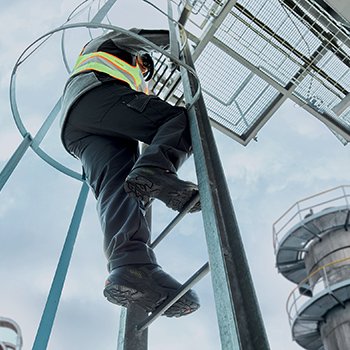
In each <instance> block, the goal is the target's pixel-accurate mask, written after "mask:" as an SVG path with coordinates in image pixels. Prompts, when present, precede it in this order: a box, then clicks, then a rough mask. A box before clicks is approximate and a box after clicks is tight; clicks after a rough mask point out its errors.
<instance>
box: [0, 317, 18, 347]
mask: <svg viewBox="0 0 350 350" xmlns="http://www.w3.org/2000/svg"><path fill="white" fill-rule="evenodd" d="M3 329H6V330H9V331H11V333H13V334H12V336H11V337H9V336H6V339H5V338H0V350H21V349H22V344H23V340H22V332H21V329H20V328H19V325H18V324H17V323H16V322H15V321H13V320H11V319H10V318H7V317H0V330H3ZM10 338H11V340H10ZM12 339H14V340H12Z"/></svg>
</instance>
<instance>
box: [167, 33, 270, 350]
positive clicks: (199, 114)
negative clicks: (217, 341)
mask: <svg viewBox="0 0 350 350" xmlns="http://www.w3.org/2000/svg"><path fill="white" fill-rule="evenodd" d="M172 30H174V28H172ZM183 53H184V57H183V60H184V62H186V64H188V65H189V66H191V67H192V68H194V63H193V59H192V56H191V53H190V50H189V47H188V45H186V46H185V49H184V51H183ZM181 75H182V80H183V84H184V94H185V99H186V102H187V103H188V104H191V103H192V99H193V97H192V96H193V94H194V92H195V91H196V90H197V88H198V82H197V81H196V79H195V78H194V77H193V76H192V75H190V74H188V73H187V72H186V71H184V70H183V69H182V68H181ZM194 106H195V108H191V109H189V111H188V114H189V118H190V126H191V135H192V143H193V150H194V159H195V164H196V172H197V177H198V182H199V189H200V197H201V203H202V215H203V222H204V228H205V233H206V238H207V245H208V252H209V263H210V267H211V277H212V282H213V289H214V296H215V302H216V309H217V316H218V322H219V329H220V337H221V346H222V349H223V350H234V349H242V350H267V349H269V345H268V341H267V337H266V333H265V329H264V325H263V322H262V318H261V314H260V310H259V306H258V303H257V299H256V295H255V291H254V287H253V283H252V279H251V276H250V271H249V267H248V263H247V259H246V256H245V252H244V247H243V243H242V240H241V236H240V233H239V228H238V224H237V221H236V218H235V214H234V210H233V206H232V203H231V198H230V195H229V191H228V188H227V184H226V180H225V176H224V172H223V169H222V165H221V162H220V158H219V154H218V151H217V147H216V144H215V140H214V136H213V132H212V129H211V127H210V122H209V117H208V114H207V110H206V107H205V104H204V99H203V96H200V98H199V100H198V102H196V103H195V105H194Z"/></svg>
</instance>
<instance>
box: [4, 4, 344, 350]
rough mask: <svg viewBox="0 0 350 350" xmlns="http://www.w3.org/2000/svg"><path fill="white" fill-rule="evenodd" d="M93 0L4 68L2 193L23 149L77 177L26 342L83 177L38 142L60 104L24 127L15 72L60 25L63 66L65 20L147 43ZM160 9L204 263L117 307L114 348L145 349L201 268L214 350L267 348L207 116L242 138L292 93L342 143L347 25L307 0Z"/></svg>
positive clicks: (65, 257) (58, 277) (162, 81)
mask: <svg viewBox="0 0 350 350" xmlns="http://www.w3.org/2000/svg"><path fill="white" fill-rule="evenodd" d="M96 3H97V2H95V1H93V0H91V1H84V2H83V3H82V4H81V5H79V6H78V7H77V8H76V9H75V10H74V11H73V12H72V13H71V15H70V16H69V17H68V19H67V21H66V23H64V24H63V25H62V26H60V27H59V28H57V29H54V30H52V31H50V32H49V33H46V34H45V35H43V36H41V37H40V38H38V39H37V40H36V41H35V42H34V43H33V44H31V45H30V46H29V47H28V48H27V49H26V50H25V51H24V52H23V54H22V55H21V56H20V58H19V59H18V61H17V62H16V64H15V68H14V70H13V73H12V75H11V84H10V99H11V108H12V112H13V116H14V120H15V123H16V125H17V127H18V129H19V131H20V133H21V135H22V137H23V141H22V143H21V144H20V145H19V147H18V148H17V150H16V152H15V153H14V155H13V156H12V158H11V159H10V160H9V162H8V163H7V164H6V166H5V168H4V169H3V170H2V172H1V173H0V190H1V189H2V187H3V186H4V185H5V183H6V182H7V180H8V179H9V177H10V176H11V174H12V172H13V171H14V169H15V168H16V166H17V165H18V164H19V162H20V160H21V158H22V157H23V155H24V154H25V152H26V151H27V150H28V149H29V148H31V149H33V150H34V152H36V153H37V154H38V155H39V156H40V157H41V158H42V159H43V160H44V161H45V162H47V163H48V164H50V165H51V166H53V167H54V168H56V169H57V170H59V171H60V172H62V173H64V174H65V175H68V176H70V177H72V178H74V179H76V180H78V181H81V183H82V188H81V192H80V195H79V198H78V200H77V204H76V208H75V211H74V213H73V217H72V221H71V224H70V227H69V229H68V233H67V238H66V241H65V244H64V247H63V250H62V254H61V257H60V260H59V263H58V266H57V270H56V273H55V276H54V279H53V282H52V286H51V289H50V292H49V296H48V299H47V303H46V306H45V310H44V313H43V315H42V319H41V322H40V325H39V328H38V332H37V335H36V339H35V342H34V346H33V349H34V350H44V349H46V348H47V344H48V341H49V337H50V334H51V330H52V326H53V322H54V319H55V315H56V311H57V308H58V303H59V300H60V296H61V293H62V288H63V284H64V281H65V277H66V274H67V270H68V266H69V263H70V259H71V256H72V252H73V247H74V243H75V239H76V236H77V233H78V228H79V224H80V221H81V217H82V214H83V211H84V206H85V202H86V198H87V193H88V186H87V184H86V182H85V179H84V176H83V175H82V174H81V173H79V172H77V171H75V170H72V169H71V168H70V167H69V166H66V165H64V164H63V163H62V162H61V161H60V160H56V159H55V158H53V157H52V156H50V155H49V154H48V153H47V152H46V151H44V149H43V148H42V145H41V144H42V141H43V139H44V138H45V137H46V136H47V134H48V131H49V129H50V128H51V126H52V125H53V122H54V120H55V119H56V116H57V115H58V112H59V110H60V105H61V101H60V100H58V101H57V102H56V104H55V105H54V107H53V108H52V111H51V112H50V113H49V115H48V116H47V118H46V120H45V121H44V123H43V124H42V126H41V128H40V129H39V130H38V131H37V132H36V133H35V135H34V136H32V134H31V133H30V132H29V131H28V130H27V128H26V127H25V126H24V123H23V122H22V119H21V116H20V113H19V109H18V106H17V98H16V75H17V70H18V68H19V66H20V65H21V64H22V63H23V62H24V61H25V60H26V59H27V58H28V57H29V56H30V55H31V54H32V53H33V52H34V51H36V50H37V49H39V48H40V45H41V43H42V42H43V41H46V40H47V39H49V38H50V37H51V36H52V35H53V34H55V33H59V32H60V33H62V41H61V47H62V56H63V61H64V64H65V67H66V70H67V72H70V67H69V64H68V59H67V57H66V49H65V32H66V31H67V30H70V29H73V28H87V29H88V30H89V34H90V36H91V37H92V36H93V33H92V30H94V29H102V30H104V31H108V30H116V31H121V32H125V33H129V34H130V35H132V36H134V37H135V38H138V39H139V40H141V41H142V40H145V39H142V38H141V37H138V36H137V35H136V34H134V33H132V32H129V31H127V30H125V29H122V28H119V27H116V26H114V25H112V24H111V21H110V20H109V18H108V15H109V13H110V11H112V9H113V6H114V5H115V3H116V0H107V1H105V2H104V4H103V5H101V2H98V7H97V9H96V11H95V12H94V11H92V10H91V7H92V6H94V5H96ZM82 5H83V6H85V8H88V9H89V16H88V19H87V20H86V21H83V22H75V21H74V19H75V16H76V14H77V13H78V12H79V11H80V10H81V8H80V7H81V6H82ZM174 8H175V9H176V10H177V14H176V15H174V14H173V10H174ZM91 13H94V15H92V16H91ZM167 16H168V18H169V28H170V33H171V35H170V37H171V47H170V53H169V52H168V51H165V50H162V49H160V48H157V47H156V46H155V45H153V48H154V51H155V53H154V59H155V60H156V62H157V63H156V74H155V78H154V82H153V87H152V92H153V93H154V94H155V95H158V96H160V97H161V98H162V99H164V100H166V101H168V102H170V103H172V104H180V105H184V106H186V107H187V109H188V114H189V117H190V125H191V134H192V140H193V149H194V159H195V166H196V173H197V178H198V183H199V190H200V197H201V202H202V215H203V222H204V230H205V234H206V240H207V245H208V252H209V262H205V263H204V264H203V266H202V267H201V268H200V269H199V270H198V271H196V272H195V274H194V275H193V276H192V277H191V278H189V279H188V281H187V282H186V283H184V285H183V286H182V288H181V289H180V290H179V291H178V294H177V295H176V297H174V298H173V299H172V300H167V302H166V304H164V305H161V306H160V308H159V309H157V310H156V311H154V312H153V313H152V314H150V315H147V314H145V312H143V311H142V310H140V309H138V308H137V307H129V308H128V310H123V312H122V316H121V322H120V324H121V327H120V331H119V335H118V350H146V349H147V328H148V327H149V326H150V325H151V323H153V322H154V321H155V320H156V319H157V318H158V317H159V316H160V315H161V314H162V313H163V312H164V310H166V308H168V307H169V306H170V305H172V304H173V303H174V302H176V300H178V299H179V298H180V297H181V296H182V295H184V294H185V293H186V292H187V291H188V290H189V289H190V288H191V287H192V286H193V285H194V284H195V283H197V282H198V281H199V280H200V279H201V278H202V277H203V276H204V275H205V274H207V273H208V272H209V270H210V271H211V278H212V284H213V290H214V296H215V302H216V310H217V315H218V322H219V329H220V338H221V346H222V349H224V350H233V349H237V350H238V349H241V350H260V349H261V350H267V349H269V345H268V341H267V337H266V333H265V329H264V325H263V321H262V317H261V314H260V310H259V305H258V302H257V299H256V295H255V291H254V287H253V283H252V279H251V276H250V272H249V266H248V263H247V259H246V256H245V252H244V248H243V244H242V240H241V236H240V232H239V228H238V225H237V220H236V218H235V213H234V209H233V205H232V202H231V198H230V196H229V191H228V189H227V184H226V180H225V177H224V174H223V170H222V165H221V162H220V158H219V155H218V151H217V148H216V144H215V140H214V137H213V133H212V129H211V125H213V126H215V127H216V128H218V129H219V130H221V131H223V132H224V133H226V134H227V135H229V136H230V137H232V138H233V139H234V140H236V141H239V142H240V143H242V144H244V145H246V144H248V142H250V141H251V140H252V139H253V138H255V137H256V135H257V133H258V131H259V130H260V128H261V127H262V126H263V125H264V124H265V123H266V121H267V120H268V119H269V118H270V117H271V116H272V115H273V114H274V112H275V111H276V110H277V109H278V108H279V106H281V104H282V103H283V102H284V101H285V100H286V99H288V98H289V99H291V100H293V101H295V102H296V103H298V104H299V105H301V106H302V107H303V108H305V109H306V110H308V111H309V112H310V113H312V114H313V115H314V116H316V117H317V118H319V119H320V120H321V121H323V122H324V123H326V124H327V126H328V127H329V128H331V129H332V131H333V132H335V133H336V134H337V135H338V136H339V137H340V138H341V139H342V141H343V142H344V143H346V142H347V141H348V140H349V139H350V108H349V106H350V103H349V101H348V100H349V89H350V84H349V82H350V79H349V78H350V61H349V59H348V56H349V52H350V45H349V43H350V41H349V36H348V32H347V31H346V28H344V27H342V26H341V25H340V24H339V23H337V22H336V21H333V20H332V19H331V18H330V17H329V16H328V15H327V14H326V13H324V11H322V9H320V8H319V7H317V6H315V4H314V3H313V1H311V0H296V1H289V0H258V1H249V0H240V1H236V0H223V1H214V0H192V1H180V0H178V1H170V0H169V1H168V14H167ZM310 16H311V17H310ZM276 19H278V20H276ZM148 44H149V43H148ZM169 62H171V64H169ZM199 82H200V83H199ZM195 201H196V199H194V201H193V203H195ZM193 203H189V204H188V206H187V207H186V208H185V209H184V211H183V212H182V213H179V214H178V215H177V216H176V217H175V219H173V221H172V222H171V223H169V225H168V226H167V227H166V228H165V229H164V230H163V232H162V233H161V234H160V235H159V236H158V237H157V238H156V239H155V240H154V242H152V243H151V246H152V247H155V246H156V245H157V244H159V242H161V240H163V239H164V238H165V237H166V236H167V235H168V233H169V232H170V231H171V229H173V227H174V226H175V225H176V224H177V223H178V222H179V221H180V220H181V219H182V218H183V217H184V216H185V215H186V214H187V212H188V211H189V210H190V208H191V206H192V205H193Z"/></svg>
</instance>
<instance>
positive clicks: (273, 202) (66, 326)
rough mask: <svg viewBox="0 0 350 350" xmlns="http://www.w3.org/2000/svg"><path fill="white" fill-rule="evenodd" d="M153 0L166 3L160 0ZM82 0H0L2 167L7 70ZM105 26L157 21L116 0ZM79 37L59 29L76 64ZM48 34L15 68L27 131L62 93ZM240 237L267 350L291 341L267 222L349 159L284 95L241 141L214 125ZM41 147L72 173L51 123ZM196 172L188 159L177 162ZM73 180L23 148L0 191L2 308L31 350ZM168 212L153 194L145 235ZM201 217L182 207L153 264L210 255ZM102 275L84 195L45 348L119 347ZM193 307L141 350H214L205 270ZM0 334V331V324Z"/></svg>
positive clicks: (164, 322) (192, 262) (176, 271)
mask: <svg viewBox="0 0 350 350" xmlns="http://www.w3.org/2000/svg"><path fill="white" fill-rule="evenodd" d="M154 3H157V4H161V6H162V7H163V9H165V2H161V1H157V2H154ZM78 4H79V1H68V0H55V1H50V2H49V1H45V0H33V1H31V2H30V4H29V3H28V2H25V1H22V0H15V1H11V2H5V1H2V3H1V11H0V29H1V33H6V35H2V36H1V37H0V62H1V63H0V169H2V168H3V167H4V166H5V164H6V162H7V161H8V159H9V158H10V157H11V155H12V154H13V152H14V151H15V149H16V148H17V146H18V145H19V143H20V142H21V140H22V137H21V135H20V133H19V132H18V130H17V128H16V126H15V123H14V121H13V118H12V114H11V110H10V102H9V85H10V77H11V72H12V69H13V67H14V65H15V62H16V61H17V59H18V57H19V56H20V54H21V53H22V52H23V51H24V49H25V48H26V47H27V46H28V45H29V44H30V43H32V42H33V41H34V40H36V39H37V38H38V37H40V36H41V35H43V34H45V33H47V32H48V31H50V30H52V29H54V28H57V27H58V26H59V25H61V24H62V23H63V22H64V21H65V19H66V18H67V16H68V15H69V13H70V12H71V11H72V10H73V8H74V7H75V6H76V5H78ZM115 6H117V7H118V11H117V13H116V15H115V22H113V24H115V25H117V26H121V27H125V28H129V27H148V28H151V27H153V28H159V27H161V28H165V27H166V20H165V19H164V18H163V17H162V16H160V15H159V13H157V12H155V10H153V9H152V8H150V7H149V6H146V5H145V4H141V1H139V0H132V1H130V0H119V1H117V4H116V5H115ZM87 38H88V33H87V31H86V30H83V29H81V30H78V29H77V30H72V31H69V33H68V34H67V38H66V40H67V42H66V43H67V44H66V45H67V47H69V52H67V56H68V59H69V62H70V64H71V63H72V62H73V61H74V58H75V57H76V55H77V53H78V52H79V51H80V48H81V45H82V44H84V43H85V41H86V40H87ZM59 45H60V37H59V35H54V36H53V37H52V38H50V39H49V40H48V42H47V43H46V44H45V45H43V47H41V48H40V49H39V50H37V52H36V53H35V54H34V55H33V56H31V57H30V58H29V59H28V60H26V61H25V62H24V63H23V64H21V66H20V67H19V69H18V72H17V101H18V106H19V111H20V113H21V115H22V116H23V121H24V124H25V125H26V127H27V129H28V130H29V131H30V132H31V134H32V135H35V133H36V131H37V130H38V128H39V127H40V125H41V124H42V122H43V118H44V117H45V116H46V115H47V114H48V112H49V111H50V110H51V108H52V107H53V104H54V103H55V102H56V101H57V99H58V98H59V96H60V94H61V92H62V89H63V86H64V82H65V80H66V78H67V73H66V71H65V68H64V65H63V64H62V59H61V53H60V47H59ZM214 134H215V137H216V141H217V146H218V150H219V153H220V156H221V160H222V163H223V167H224V171H225V175H226V177H227V182H228V185H229V190H230V194H231V198H232V202H233V205H234V208H235V213H236V216H237V220H238V224H239V227H240V231H241V234H242V238H243V241H244V246H245V249H246V254H247V258H248V261H249V264H250V269H251V274H252V277H253V281H254V285H255V288H256V293H257V296H258V299H259V303H260V308H261V311H262V315H263V319H264V323H265V327H266V331H267V335H268V338H269V342H270V346H271V349H272V350H282V349H283V350H297V349H300V347H299V346H298V345H297V344H296V343H294V342H293V341H292V337H291V333H290V328H289V324H288V318H287V314H286V311H285V303H286V300H287V297H288V295H289V293H290V292H291V291H292V290H293V288H294V285H293V284H292V283H290V282H288V281H287V280H285V279H284V278H283V276H281V275H279V274H278V272H277V269H276V268H275V257H274V250H273V244H272V224H273V222H275V221H276V220H277V218H278V217H280V216H281V215H282V213H283V212H284V211H285V210H287V209H288V208H289V207H290V206H291V205H292V204H294V203H295V202H296V201H298V200H300V199H302V198H305V197H307V196H309V195H313V194H316V193H318V192H321V191H323V190H326V189H329V188H332V187H335V186H338V185H346V184H348V174H349V172H350V162H349V161H348V147H344V146H343V145H342V144H341V143H340V142H339V140H338V139H337V138H336V137H335V136H334V135H333V133H331V132H330V131H329V129H328V128H327V127H326V126H325V125H324V124H322V123H321V122H320V121H318V120H317V119H316V118H315V117H313V116H311V115H310V114H308V113H307V112H305V111H304V110H303V109H302V108H300V107H298V106H296V105H295V104H294V103H292V102H290V101H287V102H286V103H285V104H284V105H282V107H281V108H280V109H279V110H278V111H277V112H276V113H275V115H274V116H273V117H272V118H271V119H270V120H269V121H268V122H267V124H266V125H265V126H264V128H263V129H262V130H261V131H260V132H259V134H258V141H257V142H255V141H252V142H251V143H250V144H248V146H245V147H244V146H242V145H240V144H238V143H237V142H235V141H233V140H232V139H230V138H229V137H227V136H225V135H223V134H221V133H220V132H218V131H215V132H214ZM42 146H43V149H44V150H45V151H47V152H48V153H49V154H50V155H53V156H54V157H55V158H56V159H57V160H59V161H62V163H64V164H65V165H67V166H69V167H71V168H72V169H74V170H75V171H79V169H80V166H79V163H78V161H76V160H74V159H73V158H71V157H70V156H69V155H67V154H66V153H65V152H64V150H63V148H62V146H61V145H60V142H59V132H58V126H57V123H56V122H55V125H54V126H53V128H52V130H50V132H49V134H48V136H47V138H46V139H45V140H44V142H43V145H42ZM179 175H180V176H181V177H182V178H185V179H188V180H191V181H196V179H195V171H194V164H193V159H190V160H188V161H187V163H186V164H185V165H184V166H183V168H182V169H181V170H180V173H179ZM80 187H81V183H80V182H79V181H77V180H75V179H73V178H70V177H68V176H66V175H64V174H62V173H61V172H59V171H57V170H56V169H54V168H53V167H52V166H50V165H48V164H47V163H45V162H44V161H43V160H42V159H41V158H40V157H39V156H38V155H37V154H35V153H34V152H33V151H32V150H31V149H30V150H28V152H26V154H25V156H24V157H23V159H22V160H21V162H20V164H19V165H18V167H17V168H16V169H15V171H14V173H13V175H12V176H11V178H10V180H9V181H8V182H7V183H6V185H5V187H4V188H3V190H2V191H1V193H0V196H1V197H0V278H1V286H2V288H1V291H0V316H2V317H9V318H12V319H13V320H15V321H16V322H17V323H18V324H19V326H20V327H21V329H22V333H23V339H24V346H23V349H24V350H27V349H30V348H31V346H32V343H33V340H34V337H35V334H36V330H37V326H38V324H39V320H40V317H41V313H42V310H43V307H44V305H45V301H46V297H47V293H48V291H49V288H50V284H51V281H52V277H53V273H54V271H55V268H56V264H57V261H58V257H59V254H60V251H61V248H62V245H63V242H64V238H65V235H66V232H67V229H68V226H69V223H70V219H71V216H72V213H73V209H74V206H75V202H76V199H77V197H78V194H79V191H80ZM173 217H174V213H173V212H171V211H170V210H169V209H167V208H165V207H164V206H163V205H162V204H161V203H158V202H156V203H155V205H154V209H153V235H154V236H156V235H157V233H159V232H160V231H161V230H162V228H163V227H165V225H166V224H167V223H168V222H169V221H170V220H171V218H173ZM201 227H202V226H201V214H200V213H199V214H191V215H188V216H186V218H185V219H184V220H183V222H181V224H179V225H178V226H177V227H176V228H175V229H174V231H173V232H172V234H171V235H169V237H168V238H167V239H166V240H165V241H164V242H162V243H161V245H160V246H159V247H157V250H156V254H157V257H158V260H159V263H160V265H162V266H163V268H164V270H166V271H167V272H169V273H171V274H172V275H173V276H174V277H176V278H177V279H178V280H180V281H185V280H186V279H187V278H188V277H189V276H190V275H191V274H192V273H193V272H194V271H195V270H197V269H198V268H199V267H201V266H202V265H203V264H204V262H206V261H207V248H206V243H205V236H204V232H203V229H202V228H201ZM106 277H107V271H106V262H105V258H104V256H103V252H102V233H101V229H100V226H99V222H98V218H97V214H96V211H95V200H94V198H93V196H91V195H89V197H88V201H87V205H86V208H85V211H84V216H83V220H82V223H81V227H80V230H79V235H78V239H77V242H76V245H75V249H74V254H73V257H72V261H71V265H70V268H69V271H68V275H67V279H66V283H65V287H64V290H63V294H62V298H61V303H60V306H59V309H58V313H57V316H56V320H55V324H54V327H53V331H52V336H51V339H50V342H49V346H48V349H50V350H61V349H66V350H71V349H101V350H112V349H116V339H117V333H118V325H119V315H120V308H119V307H117V306H115V305H112V304H110V303H108V302H107V301H106V300H105V299H104V297H103V295H102V290H103V285H104V280H105V278H106ZM195 290H196V291H197V292H198V294H199V296H200V298H201V304H202V305H201V308H200V309H199V310H198V311H197V312H196V313H194V314H193V315H190V316H188V317H183V318H181V319H168V318H163V317H162V318H160V319H158V320H157V321H156V323H154V324H153V325H151V328H150V332H149V349H150V350H163V349H167V350H175V349H176V350H179V349H181V350H190V349H192V350H193V349H195V350H197V349H198V350H219V349H220V340H219V333H218V327H217V321H216V312H215V305H214V297H213V292H212V287H211V281H210V276H209V275H207V276H206V277H205V278H204V279H203V280H202V281H200V282H199V283H198V285H197V286H196V287H195ZM1 336H3V337H8V336H9V334H7V333H6V334H4V333H0V340H2V339H1Z"/></svg>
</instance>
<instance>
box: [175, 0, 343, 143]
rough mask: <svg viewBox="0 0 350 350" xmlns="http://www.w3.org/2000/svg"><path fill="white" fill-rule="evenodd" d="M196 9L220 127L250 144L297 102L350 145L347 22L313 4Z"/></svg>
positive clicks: (206, 84) (194, 21)
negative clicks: (285, 104) (283, 109)
mask: <svg viewBox="0 0 350 350" xmlns="http://www.w3.org/2000/svg"><path fill="white" fill-rule="evenodd" d="M189 3H190V4H191V5H192V9H191V13H190V15H189V18H188V20H187V22H186V30H187V32H188V36H189V38H190V40H191V41H192V42H193V46H194V50H193V56H194V58H195V59H196V69H197V71H198V75H199V77H200V80H201V84H202V88H203V91H204V96H205V101H206V104H207V106H208V109H209V114H210V118H211V120H212V122H213V124H214V125H215V126H216V127H218V128H219V129H220V130H222V131H224V132H225V133H226V134H228V135H229V136H231V137H232V138H234V139H236V140H238V141H239V142H241V143H242V144H247V143H248V142H249V141H250V140H251V139H253V138H254V137H255V136H256V134H257V132H258V131H259V129H260V128H261V127H262V126H263V125H264V124H265V123H266V121H267V120H268V119H269V118H270V117H271V116H272V115H273V114H274V112H275V111H276V110H277V109H278V108H279V106H280V105H281V104H282V103H283V102H284V101H285V100H286V99H287V98H290V99H292V100H293V101H295V102H296V103H298V104H299V105H301V106H302V107H303V108H305V109H306V110H308V111H309V112H311V113H312V114H313V115H314V116H316V117H317V118H319V119H320V120H321V121H322V122H324V123H326V124H327V126H328V127H330V128H331V129H332V131H333V132H335V133H336V134H337V135H338V136H339V138H340V139H341V140H342V141H343V142H344V143H346V142H347V141H348V140H350V101H347V100H350V98H349V91H350V59H349V53H350V49H349V47H350V37H349V32H348V31H347V30H346V28H345V27H344V26H343V25H342V24H341V23H340V22H337V21H335V20H334V19H333V18H332V17H331V16H330V15H328V14H327V13H326V12H325V11H324V10H323V9H322V8H321V7H320V6H318V4H317V3H315V2H314V1H311V0H293V1H291V0H257V1H249V0H240V1H229V0H226V1H219V2H218V1H209V0H201V1H197V0H192V1H189ZM181 4H182V2H180V1H179V2H178V6H179V8H181ZM219 76H220V77H221V78H220V80H219V78H218V77H219ZM222 76H224V77H225V78H224V79H222ZM174 91H175V92H174V94H177V95H179V91H178V90H177V89H175V90H174ZM180 95H181V94H180ZM347 96H348V97H347Z"/></svg>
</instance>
